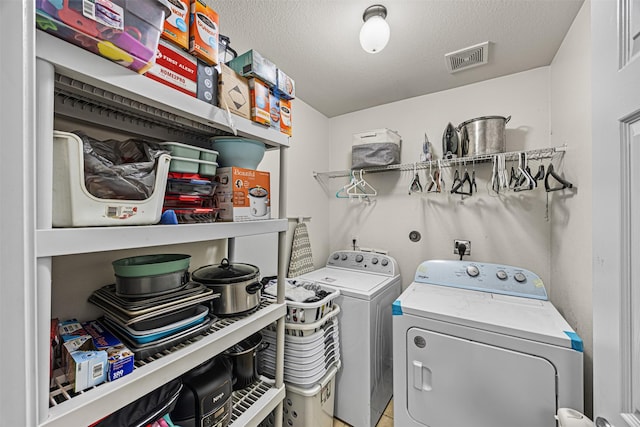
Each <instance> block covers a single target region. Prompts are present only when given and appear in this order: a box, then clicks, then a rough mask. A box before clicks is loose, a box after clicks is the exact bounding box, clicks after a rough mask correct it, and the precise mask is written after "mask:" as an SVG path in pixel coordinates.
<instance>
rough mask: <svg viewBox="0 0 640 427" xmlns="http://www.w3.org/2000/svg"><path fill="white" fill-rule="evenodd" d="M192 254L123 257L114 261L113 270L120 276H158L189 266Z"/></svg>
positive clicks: (185, 268) (182, 269)
mask: <svg viewBox="0 0 640 427" xmlns="http://www.w3.org/2000/svg"><path fill="white" fill-rule="evenodd" d="M190 260H191V255H184V254H157V255H142V256H134V257H129V258H122V259H118V260H115V261H113V262H112V263H111V264H112V265H113V271H114V272H115V274H116V275H117V276H120V277H142V276H156V275H158V274H168V273H174V272H176V271H184V270H187V269H188V268H189V261H190Z"/></svg>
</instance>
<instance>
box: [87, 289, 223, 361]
mask: <svg viewBox="0 0 640 427" xmlns="http://www.w3.org/2000/svg"><path fill="white" fill-rule="evenodd" d="M219 296H220V294H214V293H213V291H212V290H211V289H209V288H207V287H206V286H204V285H201V284H200V283H196V282H187V283H186V284H184V285H183V286H181V287H179V288H178V289H176V290H174V291H171V292H166V293H163V294H162V295H157V296H147V297H132V296H122V295H120V294H119V293H118V292H116V286H115V285H107V286H104V287H102V288H100V289H98V290H96V291H95V292H93V294H92V295H91V296H90V297H89V302H91V303H93V304H95V305H96V306H98V307H100V308H101V309H102V310H103V312H104V320H105V323H106V324H107V325H108V326H110V327H111V329H112V331H113V332H114V333H115V334H116V335H118V337H119V338H120V339H121V340H122V341H123V343H124V344H125V345H126V346H127V347H129V349H130V350H131V351H132V352H133V353H134V354H135V356H136V359H144V358H147V357H149V356H152V355H154V354H156V353H158V352H161V351H164V350H166V349H169V348H171V347H173V346H175V345H177V344H179V343H181V342H184V341H186V340H188V339H191V338H193V337H195V336H198V335H201V334H202V333H204V332H205V331H207V330H208V329H209V328H210V327H211V324H212V323H213V322H214V321H215V316H213V315H210V314H209V307H208V305H204V304H203V303H205V302H207V301H210V300H212V299H214V298H217V297H219Z"/></svg>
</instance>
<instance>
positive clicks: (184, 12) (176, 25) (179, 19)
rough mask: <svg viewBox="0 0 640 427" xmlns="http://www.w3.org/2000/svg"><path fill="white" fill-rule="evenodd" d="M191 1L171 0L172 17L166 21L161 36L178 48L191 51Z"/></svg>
mask: <svg viewBox="0 0 640 427" xmlns="http://www.w3.org/2000/svg"><path fill="white" fill-rule="evenodd" d="M189 6H190V4H189V0H169V7H170V8H171V15H169V16H168V17H167V18H166V19H165V20H164V29H163V31H162V34H161V35H160V36H161V37H162V38H163V39H166V40H169V41H170V42H172V43H173V44H175V45H176V46H178V47H180V48H182V49H184V50H187V49H189V9H190V8H189Z"/></svg>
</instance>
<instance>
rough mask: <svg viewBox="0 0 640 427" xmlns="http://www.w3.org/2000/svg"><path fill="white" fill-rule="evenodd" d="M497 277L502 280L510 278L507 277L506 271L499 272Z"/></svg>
mask: <svg viewBox="0 0 640 427" xmlns="http://www.w3.org/2000/svg"><path fill="white" fill-rule="evenodd" d="M496 276H497V277H498V279H500V280H507V277H508V276H507V272H506V271H504V270H498V271H497V272H496Z"/></svg>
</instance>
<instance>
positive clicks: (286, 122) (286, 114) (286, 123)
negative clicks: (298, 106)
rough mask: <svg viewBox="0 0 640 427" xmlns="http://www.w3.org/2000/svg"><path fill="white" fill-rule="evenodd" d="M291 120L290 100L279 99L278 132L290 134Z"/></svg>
mask: <svg viewBox="0 0 640 427" xmlns="http://www.w3.org/2000/svg"><path fill="white" fill-rule="evenodd" d="M292 127H293V125H292V121H291V100H289V99H281V100H280V132H282V133H284V134H287V135H289V136H291V135H292V133H293V132H292Z"/></svg>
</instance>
